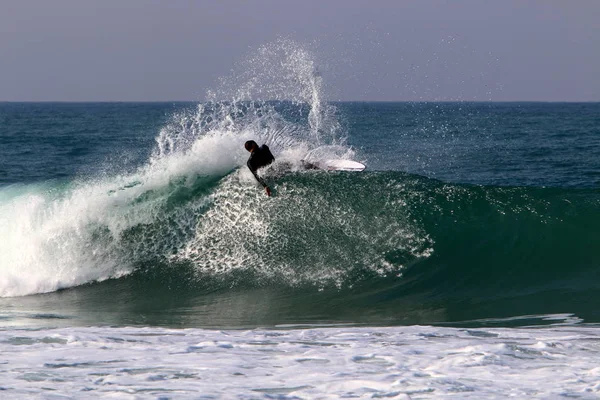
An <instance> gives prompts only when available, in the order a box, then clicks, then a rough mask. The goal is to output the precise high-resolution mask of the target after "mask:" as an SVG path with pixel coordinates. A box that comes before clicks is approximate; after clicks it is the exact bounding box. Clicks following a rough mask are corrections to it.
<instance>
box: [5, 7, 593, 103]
mask: <svg viewBox="0 0 600 400" xmlns="http://www.w3.org/2000/svg"><path fill="white" fill-rule="evenodd" d="M280 37H285V38H288V39H292V40H294V41H297V42H300V43H305V44H306V46H307V47H308V48H311V49H313V51H314V52H315V54H316V59H317V61H318V63H319V65H320V67H321V66H322V76H323V79H324V81H325V82H326V84H327V87H328V88H330V89H331V90H330V99H331V100H384V101H393V100H400V101H402V100H409V101H412V100H481V101H483V100H495V101H513V100H541V101H600V76H599V74H600V1H599V0H578V1H567V0H529V1H524V0H502V1H484V0H472V1H466V0H464V1H463V0H448V1H443V0H369V1H367V0H364V1H363V0H360V1H359V0H293V1H292V0H289V1H287V0H235V1H234V0H214V1H213V0H197V1H192V0H171V1H167V0H164V1H159V0H118V1H117V0H102V1H99V0H98V1H91V0H89V1H88V0H52V1H49V0H1V1H0V101H161V100H168V101H171V100H202V99H204V97H205V94H206V91H207V90H208V89H211V88H214V87H215V86H216V85H217V81H218V78H219V77H220V76H223V75H227V74H229V73H230V70H231V69H232V68H233V67H234V65H235V64H236V63H239V62H240V60H243V59H244V58H245V57H249V56H251V55H252V53H253V51H255V49H257V48H258V47H259V46H261V45H264V44H267V43H270V42H273V41H275V40H277V38H280Z"/></svg>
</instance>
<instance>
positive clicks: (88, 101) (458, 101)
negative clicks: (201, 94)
mask: <svg viewBox="0 0 600 400" xmlns="http://www.w3.org/2000/svg"><path fill="white" fill-rule="evenodd" d="M224 101H230V100H224ZM244 101H252V100H244ZM256 101H267V102H274V101H281V102H285V101H292V100H275V99H273V100H256ZM327 102H329V103H600V99H599V100H329V101H327ZM7 103H13V104H14V103H64V104H75V103H81V104H90V103H106V104H110V103H113V104H114V103H148V104H152V103H154V104H159V103H197V104H202V103H207V101H199V100H0V104H7Z"/></svg>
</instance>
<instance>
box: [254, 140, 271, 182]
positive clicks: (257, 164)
mask: <svg viewBox="0 0 600 400" xmlns="http://www.w3.org/2000/svg"><path fill="white" fill-rule="evenodd" d="M273 161H275V157H273V154H271V150H269V146H267V145H266V144H263V145H262V146H260V147H257V148H256V150H254V151H253V152H252V153H251V154H250V158H249V159H248V163H247V165H248V168H250V171H252V174H253V175H254V177H255V178H256V180H257V181H259V182H260V184H261V185H263V187H267V184H266V183H265V181H263V180H262V179H261V178H260V177H259V176H258V175H257V174H256V170H258V169H259V168H262V167H264V166H266V165H269V164H271V163H272V162H273Z"/></svg>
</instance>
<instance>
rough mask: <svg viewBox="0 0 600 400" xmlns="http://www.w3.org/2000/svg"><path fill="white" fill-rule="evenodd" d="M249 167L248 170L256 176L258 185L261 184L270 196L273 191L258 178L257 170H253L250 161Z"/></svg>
mask: <svg viewBox="0 0 600 400" xmlns="http://www.w3.org/2000/svg"><path fill="white" fill-rule="evenodd" d="M247 165H248V169H249V170H250V172H252V175H254V177H255V178H256V180H257V181H258V183H260V184H261V185H262V186H263V187H264V188H265V191H266V192H267V196H270V195H271V189H270V188H269V186H268V185H267V183H266V182H265V181H264V180H263V179H262V178H261V177H260V176H258V174H257V173H256V170H255V169H254V168H252V165H251V164H250V160H248V163H247Z"/></svg>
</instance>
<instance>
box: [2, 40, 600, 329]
mask: <svg viewBox="0 0 600 400" xmlns="http://www.w3.org/2000/svg"><path fill="white" fill-rule="evenodd" d="M236 68H237V70H239V71H238V72H234V73H233V74H232V75H231V76H230V77H226V78H223V80H222V82H221V85H220V86H219V88H218V89H216V90H214V91H211V92H210V93H209V94H208V99H207V101H206V102H204V103H202V104H200V105H197V106H190V107H182V108H181V109H180V110H179V111H178V112H176V113H174V114H173V115H172V117H170V118H169V120H168V121H167V122H166V123H164V124H163V125H162V128H160V131H159V132H158V134H157V135H156V137H155V138H154V145H153V147H152V150H151V151H147V152H143V151H142V153H143V154H146V155H145V156H144V157H145V158H144V160H143V161H142V162H141V163H138V165H137V166H136V167H135V168H131V167H129V166H128V167H125V166H123V167H122V168H121V170H119V165H120V164H119V163H116V164H115V163H113V165H112V166H111V167H110V168H109V169H108V170H106V171H105V172H103V173H100V172H98V173H95V174H85V175H84V174H79V175H74V176H75V177H74V178H73V176H70V177H68V178H65V177H60V176H58V177H54V178H51V179H46V180H43V181H41V182H38V183H15V184H9V185H8V184H7V185H4V186H1V187H0V236H1V237H2V238H3V240H1V241H0V254H2V257H1V258H0V297H15V296H25V295H30V294H39V293H48V292H55V291H58V290H60V289H66V288H72V287H77V286H82V287H81V288H79V289H77V290H80V291H81V293H87V292H86V290H88V289H89V288H91V287H100V288H103V289H99V290H100V293H105V292H104V290H106V291H107V292H108V293H110V295H109V296H105V295H103V296H104V297H108V298H113V297H114V298H120V296H122V295H123V292H124V291H130V290H133V292H132V293H134V294H132V295H131V296H132V297H133V296H135V297H136V298H144V299H148V301H149V299H153V298H155V297H157V296H158V297H160V298H162V297H161V296H167V297H168V298H169V300H165V299H164V298H162V299H163V300H164V302H163V303H161V304H162V305H161V304H158V303H157V304H155V305H154V307H156V308H161V307H163V306H165V304H167V303H168V302H169V301H173V300H172V298H174V297H175V298H177V297H178V296H180V297H182V298H183V297H185V298H188V299H189V298H192V297H193V298H196V297H194V296H199V295H202V294H209V293H221V294H222V296H223V297H221V298H220V299H221V300H219V301H224V300H223V299H226V298H228V296H230V295H233V293H251V292H252V291H257V290H258V291H263V292H262V293H263V294H264V293H265V292H264V291H265V290H266V291H267V292H269V293H270V295H272V294H273V293H279V294H278V295H277V296H275V297H277V299H278V300H277V303H279V304H278V305H275V304H269V307H267V308H268V309H269V310H271V311H265V313H270V315H271V316H273V315H274V314H273V313H274V312H273V311H272V310H274V309H275V308H276V307H280V308H281V310H282V311H281V314H280V315H284V314H285V315H288V314H289V315H300V314H302V315H304V316H306V315H309V314H310V315H314V319H316V320H319V321H331V320H343V321H357V320H362V318H367V319H369V318H370V317H369V316H373V315H377V317H376V318H375V319H374V320H369V321H370V322H373V321H375V322H377V323H382V322H383V323H386V322H389V321H393V322H394V323H396V322H399V321H400V322H402V321H404V318H409V317H407V315H409V314H410V315H411V317H410V318H412V319H410V318H409V319H410V321H413V322H415V321H416V322H440V321H456V320H465V319H469V318H486V317H489V316H506V317H508V316H514V315H522V314H524V313H534V314H535V313H578V312H583V313H585V312H587V313H588V315H590V316H591V317H589V318H591V320H595V319H598V320H600V316H599V315H598V313H597V312H590V310H589V307H587V306H586V305H585V304H593V302H594V300H598V299H600V296H599V295H600V287H599V284H598V282H600V281H599V280H598V279H597V271H598V267H599V266H600V265H599V262H600V261H599V260H600V246H598V243H600V233H599V231H598V229H597V227H598V226H600V213H598V207H599V206H600V193H599V192H598V190H597V189H595V188H593V187H592V188H589V187H588V188H586V187H583V188H577V187H569V185H565V186H564V187H554V188H536V187H523V186H511V185H504V186H494V185H477V184H464V183H462V184H461V183H449V182H444V181H440V180H436V179H432V178H429V177H425V176H421V175H418V174H414V173H407V172H399V171H397V170H393V169H392V168H390V167H389V165H390V164H389V162H387V161H385V162H384V164H385V168H381V169H383V170H385V171H377V170H375V168H371V169H369V168H368V169H367V171H365V172H363V173H344V172H324V171H307V170H303V169H302V168H301V160H303V159H304V160H308V161H310V160H313V159H326V158H346V159H353V158H354V159H356V158H357V157H358V156H357V149H355V148H353V147H351V146H350V145H349V144H348V142H349V140H348V137H347V136H346V132H347V124H348V120H347V119H344V118H343V117H342V116H341V115H340V105H339V104H338V105H334V104H331V103H328V102H327V101H326V100H325V98H324V95H323V91H324V86H323V82H322V78H321V76H320V74H319V72H318V70H317V67H316V61H315V60H314V57H313V55H312V53H311V52H310V51H308V50H307V49H306V48H304V47H303V46H301V45H298V44H297V43H294V42H291V41H287V40H280V41H278V42H276V43H273V44H270V45H267V46H264V47H263V48H261V49H259V50H258V51H257V52H256V54H254V55H253V56H252V57H250V58H249V59H248V60H246V62H245V63H242V64H240V65H239V66H237V67H236ZM351 107H363V106H360V105H359V106H356V105H351ZM365 107H366V106H365ZM369 107H370V111H369V113H371V114H372V115H375V116H376V119H375V120H373V121H375V122H372V124H377V123H379V126H382V127H386V126H388V125H389V124H393V119H391V120H386V119H385V118H386V115H387V114H386V113H389V107H390V106H389V105H382V106H381V107H383V109H385V110H386V113H382V114H381V115H380V114H377V109H378V108H377V107H379V106H378V105H376V104H375V105H372V106H371V105H369ZM444 107H445V108H448V109H449V108H450V106H448V105H445V106H444ZM436 108H437V106H436ZM449 112H450V111H447V110H446V111H444V113H445V114H444V115H446V114H448V113H449ZM364 115H365V113H363V112H361V113H360V115H359V116H356V115H355V116H352V118H354V119H359V120H360V118H363V117H364ZM352 118H350V120H352ZM379 119H381V121H379ZM480 119H482V120H483V117H481V118H480ZM411 123H414V122H411ZM470 123H471V124H472V123H473V122H470ZM386 124H388V125H386ZM430 124H431V120H428V121H427V124H426V125H425V126H428V125H430ZM364 126H367V125H366V124H365V125H364ZM364 126H363V127H364ZM353 129H359V128H357V127H356V126H354V127H353ZM419 129H420V128H419ZM419 129H417V128H415V132H418V131H419ZM446 130H447V131H448V132H450V128H446ZM448 132H445V133H444V134H446V133H447V134H448V135H450V133H448ZM431 135H433V133H430V136H431ZM452 135H454V133H453V132H452ZM369 137H370V136H369V135H368V134H366V133H365V135H363V136H362V140H363V141H365V140H371V142H369V143H370V144H369V143H367V144H365V147H367V146H369V145H372V146H373V147H376V148H377V147H381V148H383V149H382V150H381V153H380V155H385V157H386V160H389V159H391V158H393V155H394V154H395V153H397V152H396V150H395V148H396V147H395V146H398V147H399V143H395V142H394V145H393V146H386V145H385V143H383V144H382V143H379V142H378V141H377V140H375V139H369ZM471 138H472V137H471ZM249 139H253V140H256V141H257V142H259V143H267V144H268V145H269V146H270V147H271V149H272V150H273V152H274V153H275V155H276V158H277V161H276V163H274V164H273V165H272V166H270V167H268V168H266V169H265V170H264V171H262V174H263V177H264V178H265V179H266V180H267V181H268V182H269V183H270V185H271V186H272V187H273V196H272V197H271V198H267V197H266V196H265V195H264V192H263V191H261V190H260V187H258V186H257V184H256V182H255V181H254V178H253V177H252V175H251V174H250V172H249V171H248V170H247V168H245V162H246V160H247V157H248V154H247V152H246V151H245V150H244V149H243V143H244V142H245V141H246V140H249ZM395 139H397V138H395ZM395 139H394V138H390V143H392V142H393V140H395ZM401 139H402V137H401ZM487 139H489V138H486V140H487ZM378 140H379V139H378ZM411 140H413V141H415V140H416V139H415V138H411ZM470 140H471V139H470ZM472 140H475V139H472ZM494 140H495V139H494ZM405 141H406V140H405ZM488 142H489V140H488ZM488 142H486V143H487V144H489V143H488ZM428 143H429V144H430V147H434V148H436V149H438V150H439V149H443V147H442V146H441V145H439V146H438V145H437V144H436V143H437V142H436V143H433V142H431V140H430V142H428ZM453 143H454V144H455V145H456V140H455V141H454V142H453ZM415 146H417V144H415ZM134 147H135V146H132V145H130V147H129V148H128V149H132V148H134ZM359 151H360V149H359ZM439 151H441V150H439ZM444 151H445V150H444ZM148 154H149V155H148ZM360 154H364V152H363V153H360ZM378 154H379V153H378ZM444 154H445V153H444ZM360 157H363V156H362V155H361V156H360ZM117 159H118V158H117ZM359 160H360V161H363V162H365V163H366V164H367V166H368V167H369V166H370V165H376V164H377V159H376V157H375V158H374V159H373V161H372V162H371V161H370V160H369V159H366V160H365V159H364V158H359ZM407 160H408V158H406V157H405V158H403V159H402V160H401V161H402V162H403V163H405V162H407ZM115 165H116V166H115ZM407 170H410V168H407ZM505 176H506V175H503V179H504V177H505ZM102 281H108V282H104V283H102V284H96V283H97V282H102ZM140 287H141V289H140ZM132 288H133V289H132ZM77 290H76V291H77ZM165 293H166V294H165ZM190 293H194V294H193V295H191V294H190ZM282 293H283V294H282ZM270 295H269V296H270ZM190 296H191V297H190ZM311 296H313V298H314V302H311V301H309V300H308V298H310V297H311ZM267 297H268V296H267ZM241 298H243V296H242V297H241ZM584 298H585V299H588V300H586V301H587V303H586V301H583V300H582V299H584ZM317 299H318V300H317ZM524 299H526V300H524ZM557 299H560V301H558V300H557ZM589 299H591V300H589ZM129 300H130V301H131V298H129ZM157 301H158V300H157ZM161 301H162V300H161ZM242 302H243V301H242ZM96 304H97V303H95V304H94V306H95V305H96ZM308 304H311V306H308ZM105 307H106V308H107V309H108V308H110V307H111V306H110V305H108V304H106V305H105ZM307 307H308V308H307ZM319 307H322V308H324V309H325V308H327V309H328V311H323V312H321V313H319V312H316V311H315V308H317V309H318V308H319ZM238 308H239V310H241V309H242V308H240V307H238ZM218 309H219V310H221V311H220V313H221V314H222V313H223V309H221V308H218ZM309 309H310V310H309ZM466 309H468V310H471V312H463V310H466ZM228 310H230V309H229V308H228ZM307 310H308V311H307ZM243 312H247V310H246V311H243ZM240 313H242V311H240ZM311 313H312V314H311ZM442 314H443V315H442ZM211 315H213V316H214V315H217V314H211ZM358 315H360V316H358ZM415 315H417V316H416V317H415ZM423 315H428V317H426V318H422V317H421V316H423ZM273 318H275V319H274V320H268V321H270V322H273V323H277V321H278V320H277V318H276V317H273ZM282 318H283V320H286V321H287V319H286V318H287V317H282ZM306 318H308V317H306ZM311 318H312V317H311ZM308 319H310V318H308ZM292 320H293V318H292ZM261 321H262V320H261ZM246 322H247V321H246Z"/></svg>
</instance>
